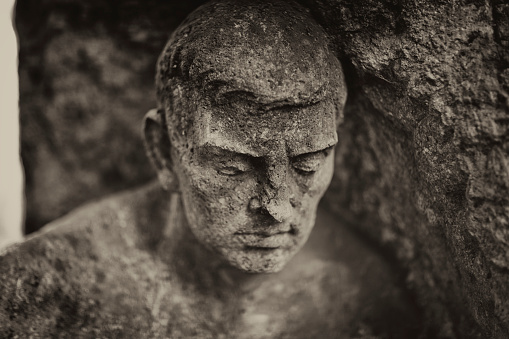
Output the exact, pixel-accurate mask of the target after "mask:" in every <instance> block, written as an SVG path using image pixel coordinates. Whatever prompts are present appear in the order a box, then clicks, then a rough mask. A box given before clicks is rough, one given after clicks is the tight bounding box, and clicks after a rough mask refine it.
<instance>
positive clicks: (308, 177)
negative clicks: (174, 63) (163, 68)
mask: <svg viewBox="0 0 509 339" xmlns="http://www.w3.org/2000/svg"><path fill="white" fill-rule="evenodd" d="M229 90H231V91H230V92H228V90H224V89H219V90H217V92H216V93H214V95H202V96H201V98H200V99H199V100H197V102H198V104H197V105H196V106H195V109H196V112H197V121H196V125H195V128H194V133H192V134H190V135H189V136H188V144H187V147H182V148H181V150H180V151H179V152H178V154H177V152H174V155H173V158H174V159H180V161H178V162H177V161H175V164H174V170H175V174H176V175H177V177H178V181H179V185H180V190H181V193H182V198H183V203H184V207H185V212H186V216H187V219H188V223H189V227H190V228H191V230H192V232H193V234H194V235H195V236H196V238H197V239H198V240H199V241H200V242H201V243H202V244H204V245H206V246H207V247H208V248H210V249H211V250H213V251H215V252H218V253H219V254H220V255H221V256H222V257H223V258H225V259H227V260H228V262H229V263H230V264H231V265H233V266H235V267H237V268H239V269H241V270H244V271H247V272H276V271H279V270H280V269H281V268H282V267H283V266H284V265H285V264H286V263H287V262H288V261H289V260H290V259H291V257H292V256H293V255H294V254H295V253H296V252H297V251H298V250H299V249H300V248H301V247H302V246H303V245H304V243H305V242H306V240H307V238H308V236H309V234H310V232H311V230H312V228H313V226H314V222H315V214H316V209H317V205H318V202H319V200H320V198H321V197H322V196H323V194H324V192H325V190H326V189H327V187H328V185H329V183H330V181H331V178H332V175H333V166H334V160H333V157H334V152H333V148H334V145H335V144H336V142H337V135H336V130H335V126H336V123H335V116H336V110H335V107H334V105H333V103H332V101H331V100H327V99H324V100H322V101H320V102H315V103H310V104H307V105H301V106H292V105H286V104H281V100H279V101H278V102H271V100H270V99H267V97H264V102H263V103H260V102H257V101H256V99H255V98H257V97H259V96H258V95H257V94H258V93H259V92H254V93H253V92H251V93H250V95H243V92H242V91H241V90H239V89H235V88H229ZM251 90H252V88H251ZM218 93H220V94H218ZM244 94H245V93H244ZM276 94H277V95H278V98H279V99H280V98H281V97H283V96H284V93H276ZM218 95H219V96H220V98H219V99H218V100H210V99H207V98H211V97H214V98H217V97H218ZM283 102H284V100H283Z"/></svg>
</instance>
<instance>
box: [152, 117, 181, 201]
mask: <svg viewBox="0 0 509 339" xmlns="http://www.w3.org/2000/svg"><path fill="white" fill-rule="evenodd" d="M162 114H164V113H162V112H158V110H157V109H152V110H150V111H148V113H147V114H145V119H144V120H143V135H144V139H145V150H146V152H147V155H148V157H149V158H150V161H151V162H152V165H153V166H154V168H155V169H156V171H157V176H158V178H159V182H160V183H161V186H162V187H163V189H165V190H167V191H168V190H175V189H176V188H177V187H178V185H177V180H176V177H175V174H174V173H173V162H172V160H171V142H170V139H169V138H168V133H167V131H166V126H165V125H164V124H163V121H162Z"/></svg>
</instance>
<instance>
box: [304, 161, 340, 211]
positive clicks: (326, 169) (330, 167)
mask: <svg viewBox="0 0 509 339" xmlns="http://www.w3.org/2000/svg"><path fill="white" fill-rule="evenodd" d="M333 174H334V157H333V156H332V155H331V156H329V157H328V158H327V159H326V161H325V163H324V164H323V166H322V167H321V169H320V170H319V171H318V172H317V173H315V174H314V175H313V176H312V177H309V178H301V179H299V180H297V181H298V182H299V193H300V195H301V196H300V199H301V201H302V202H306V203H307V206H310V205H315V206H316V205H317V204H318V202H319V201H320V199H321V198H322V196H323V195H324V194H325V191H326V190H327V188H328V187H329V185H330V183H331V180H332V176H333Z"/></svg>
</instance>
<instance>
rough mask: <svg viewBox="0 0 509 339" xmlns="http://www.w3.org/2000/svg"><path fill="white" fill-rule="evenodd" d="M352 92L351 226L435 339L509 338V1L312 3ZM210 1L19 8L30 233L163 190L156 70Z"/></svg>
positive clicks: (60, 2) (338, 200)
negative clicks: (410, 298) (158, 175)
mask: <svg viewBox="0 0 509 339" xmlns="http://www.w3.org/2000/svg"><path fill="white" fill-rule="evenodd" d="M302 2H303V3H304V4H305V5H306V6H308V7H309V8H310V9H311V11H312V13H313V14H314V15H315V17H316V18H317V20H318V21H319V22H320V23H322V24H323V25H324V27H326V29H327V30H328V31H329V33H330V35H331V36H332V37H333V40H334V42H335V45H336V47H337V54H338V56H339V57H340V59H341V61H342V62H343V65H344V68H345V72H346V75H347V78H348V85H349V93H350V97H349V102H348V105H347V111H346V114H345V116H346V118H345V123H344V125H343V126H342V127H341V130H340V134H339V135H340V144H339V146H338V150H337V167H336V178H335V179H334V181H333V184H332V188H331V190H330V191H329V193H328V195H327V197H326V199H327V203H328V204H329V206H331V208H333V209H334V210H335V211H337V213H338V216H339V217H340V218H343V219H344V220H345V221H346V222H348V223H349V224H350V225H351V226H352V227H353V228H354V229H356V230H358V231H359V232H361V233H362V234H365V235H366V236H367V237H368V238H369V239H370V240H371V241H372V243H373V245H374V246H379V247H380V249H381V250H382V251H384V252H385V253H386V254H387V255H388V256H390V257H392V258H393V259H394V260H397V262H398V263H399V264H400V265H401V267H402V269H403V271H404V272H405V274H406V283H407V285H408V286H409V288H411V289H412V290H413V291H414V292H415V294H416V296H417V300H418V301H419V303H420V304H421V305H422V306H424V309H425V310H426V312H427V316H428V319H429V323H430V324H434V325H433V326H431V328H432V329H430V330H429V331H430V332H429V333H430V336H433V337H452V338H454V337H457V338H506V337H509V287H508V286H509V199H508V197H509V96H508V94H507V92H508V91H509V5H508V4H505V3H503V1H502V0H492V1H475V0H472V1H438V0H427V1H425V0H411V1H397V0H382V1H374V0H344V1H333V0H302ZM199 3H201V1H194V2H186V3H185V4H184V2H177V1H162V0H160V1H156V0H151V1H139V0H136V1H126V0H124V1H121V0H117V1H108V2H106V1H99V0H43V1H35V0H19V1H18V6H17V18H16V19H17V28H18V32H19V36H20V88H21V92H20V96H21V97H20V101H21V122H22V147H23V148H22V157H23V162H24V165H25V170H26V176H27V184H26V185H27V186H26V188H27V189H26V195H27V226H26V227H27V231H33V230H35V229H37V228H39V227H40V226H41V225H42V224H44V223H45V222H47V221H49V220H51V219H54V218H56V217H58V216H60V215H62V214H64V213H65V212H67V211H69V210H70V209H72V208H74V207H76V206H77V205H79V204H81V203H82V202H84V201H86V200H88V199H91V198H95V197H98V196H101V195H103V194H106V193H109V192H113V191H116V190H120V189H123V188H125V187H130V186H132V185H136V184H140V183H142V182H145V181H147V180H148V179H149V178H151V177H152V176H153V173H152V170H151V169H150V168H149V167H148V166H146V164H147V161H146V159H145V156H144V154H143V149H142V144H141V138H140V133H139V129H140V121H141V119H142V117H143V115H144V113H145V112H146V111H147V110H148V109H150V108H152V107H153V106H154V104H155V95H154V91H153V76H154V65H155V60H156V58H157V54H158V53H159V51H160V50H161V49H162V47H163V45H164V42H165V41H166V39H167V37H168V35H169V33H170V31H171V30H172V29H173V28H174V27H176V25H178V23H179V22H180V21H181V20H182V19H183V18H184V17H185V15H186V14H187V13H188V12H190V11H191V10H192V9H194V8H195V7H196V6H198V5H199Z"/></svg>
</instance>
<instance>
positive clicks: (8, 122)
mask: <svg viewBox="0 0 509 339" xmlns="http://www.w3.org/2000/svg"><path fill="white" fill-rule="evenodd" d="M13 5H14V0H3V1H2V2H1V3H0V13H1V16H0V37H1V41H2V50H1V52H0V74H2V80H1V82H0V83H1V86H2V89H1V90H0V102H1V103H2V112H1V113H0V248H2V247H3V246H5V245H7V244H9V243H12V242H15V241H17V240H20V239H21V236H22V215H23V194H22V190H23V184H22V180H23V174H22V169H21V163H20V156H19V124H18V74H17V73H18V72H17V57H18V56H17V54H18V46H17V42H16V35H15V33H14V28H13V22H12V14H13V13H12V10H13Z"/></svg>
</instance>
